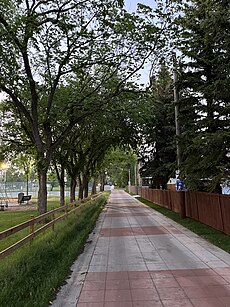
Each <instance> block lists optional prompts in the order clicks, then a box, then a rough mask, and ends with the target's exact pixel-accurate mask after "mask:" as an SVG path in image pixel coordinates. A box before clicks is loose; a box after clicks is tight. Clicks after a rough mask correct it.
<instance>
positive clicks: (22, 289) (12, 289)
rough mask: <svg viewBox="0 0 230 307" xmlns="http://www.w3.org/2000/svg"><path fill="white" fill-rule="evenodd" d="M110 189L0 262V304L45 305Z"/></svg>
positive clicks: (47, 303)
mask: <svg viewBox="0 0 230 307" xmlns="http://www.w3.org/2000/svg"><path fill="white" fill-rule="evenodd" d="M108 195H109V193H103V195H101V196H100V197H98V198H97V199H96V200H92V201H90V202H88V203H87V205H86V206H84V207H83V208H81V209H80V210H79V211H78V212H77V213H76V214H72V215H70V216H69V217H68V218H67V219H66V220H64V221H62V222H60V223H58V224H56V225H55V229H54V231H52V230H51V229H50V230H48V231H47V232H45V233H44V234H42V235H41V236H40V237H38V238H37V239H35V240H34V241H33V242H32V244H28V245H26V246H25V247H23V248H21V249H19V250H18V251H16V252H15V253H13V254H12V255H10V256H9V257H7V258H6V259H4V260H2V261H1V262H0V306H1V307H15V306H17V307H33V306H34V307H35V306H36V307H44V306H48V305H49V302H50V301H51V300H52V298H53V297H54V295H55V293H56V291H57V289H58V288H59V286H60V285H61V284H62V283H63V281H64V280H65V279H66V277H67V276H68V274H69V273H70V272H69V270H70V266H71V265H72V263H73V262H74V261H75V260H76V258H77V256H78V255H79V254H80V253H81V251H82V249H83V247H84V244H85V241H86V239H87V237H88V235H89V233H90V232H91V231H92V230H93V228H94V226H95V223H96V221H97V219H98V216H99V214H100V212H101V210H102V209H103V207H104V205H105V203H106V200H107V198H108Z"/></svg>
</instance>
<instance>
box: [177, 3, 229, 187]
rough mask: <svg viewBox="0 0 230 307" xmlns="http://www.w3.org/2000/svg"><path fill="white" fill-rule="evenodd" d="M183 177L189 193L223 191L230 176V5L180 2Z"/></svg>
mask: <svg viewBox="0 0 230 307" xmlns="http://www.w3.org/2000/svg"><path fill="white" fill-rule="evenodd" d="M180 9H182V10H183V14H182V17H179V18H177V19H176V24H177V26H178V28H177V29H178V30H179V32H180V37H179V39H178V48H179V50H180V51H181V52H182V57H183V58H184V61H183V63H182V69H183V72H182V73H181V84H180V85H181V93H182V95H181V110H180V114H181V121H182V122H183V125H182V135H181V140H180V141H181V146H182V152H183V163H182V175H184V176H186V178H187V184H188V186H189V188H191V189H198V190H206V191H211V192H220V191H221V188H220V184H221V182H222V181H223V180H226V179H227V178H228V177H229V162H230V161H229V145H230V133H229V124H230V121H229V119H230V118H229V113H230V92H229V86H230V74H229V72H230V3H229V1H216V0H203V1H198V0H194V1H190V2H189V3H185V1H182V7H180Z"/></svg>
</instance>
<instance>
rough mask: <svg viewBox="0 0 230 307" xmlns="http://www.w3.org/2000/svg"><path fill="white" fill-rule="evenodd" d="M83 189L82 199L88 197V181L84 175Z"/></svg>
mask: <svg viewBox="0 0 230 307" xmlns="http://www.w3.org/2000/svg"><path fill="white" fill-rule="evenodd" d="M83 189H84V198H87V197H88V196H89V179H88V177H87V176H86V175H83Z"/></svg>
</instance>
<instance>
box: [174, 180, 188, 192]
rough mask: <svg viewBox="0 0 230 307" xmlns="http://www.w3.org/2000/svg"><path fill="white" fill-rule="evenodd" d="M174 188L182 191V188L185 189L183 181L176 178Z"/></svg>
mask: <svg viewBox="0 0 230 307" xmlns="http://www.w3.org/2000/svg"><path fill="white" fill-rule="evenodd" d="M176 190H177V191H184V190H186V187H185V182H184V181H181V180H179V179H177V181H176Z"/></svg>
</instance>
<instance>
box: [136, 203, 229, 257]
mask: <svg viewBox="0 0 230 307" xmlns="http://www.w3.org/2000/svg"><path fill="white" fill-rule="evenodd" d="M137 199H138V200H139V201H141V202H142V203H144V204H146V205H147V206H149V207H151V208H153V209H154V210H156V211H158V212H160V213H162V214H163V215H165V216H167V217H168V218H170V219H171V220H173V221H175V222H177V223H178V224H181V225H182V226H184V227H186V228H187V229H189V230H191V231H193V232H194V233H196V234H198V235H199V236H200V237H202V238H204V239H206V240H207V241H209V242H211V243H212V244H214V245H216V246H218V247H220V248H221V249H223V250H225V251H226V252H228V253H230V236H228V235H226V234H224V233H223V232H221V231H218V230H216V229H214V228H212V227H210V226H208V225H205V224H203V223H201V222H198V221H196V220H193V219H191V218H185V219H181V218H180V215H179V214H178V213H176V212H173V211H170V210H168V209H166V208H164V207H160V206H158V205H156V204H154V203H152V202H150V201H148V200H146V199H144V198H141V197H138V198H137Z"/></svg>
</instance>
